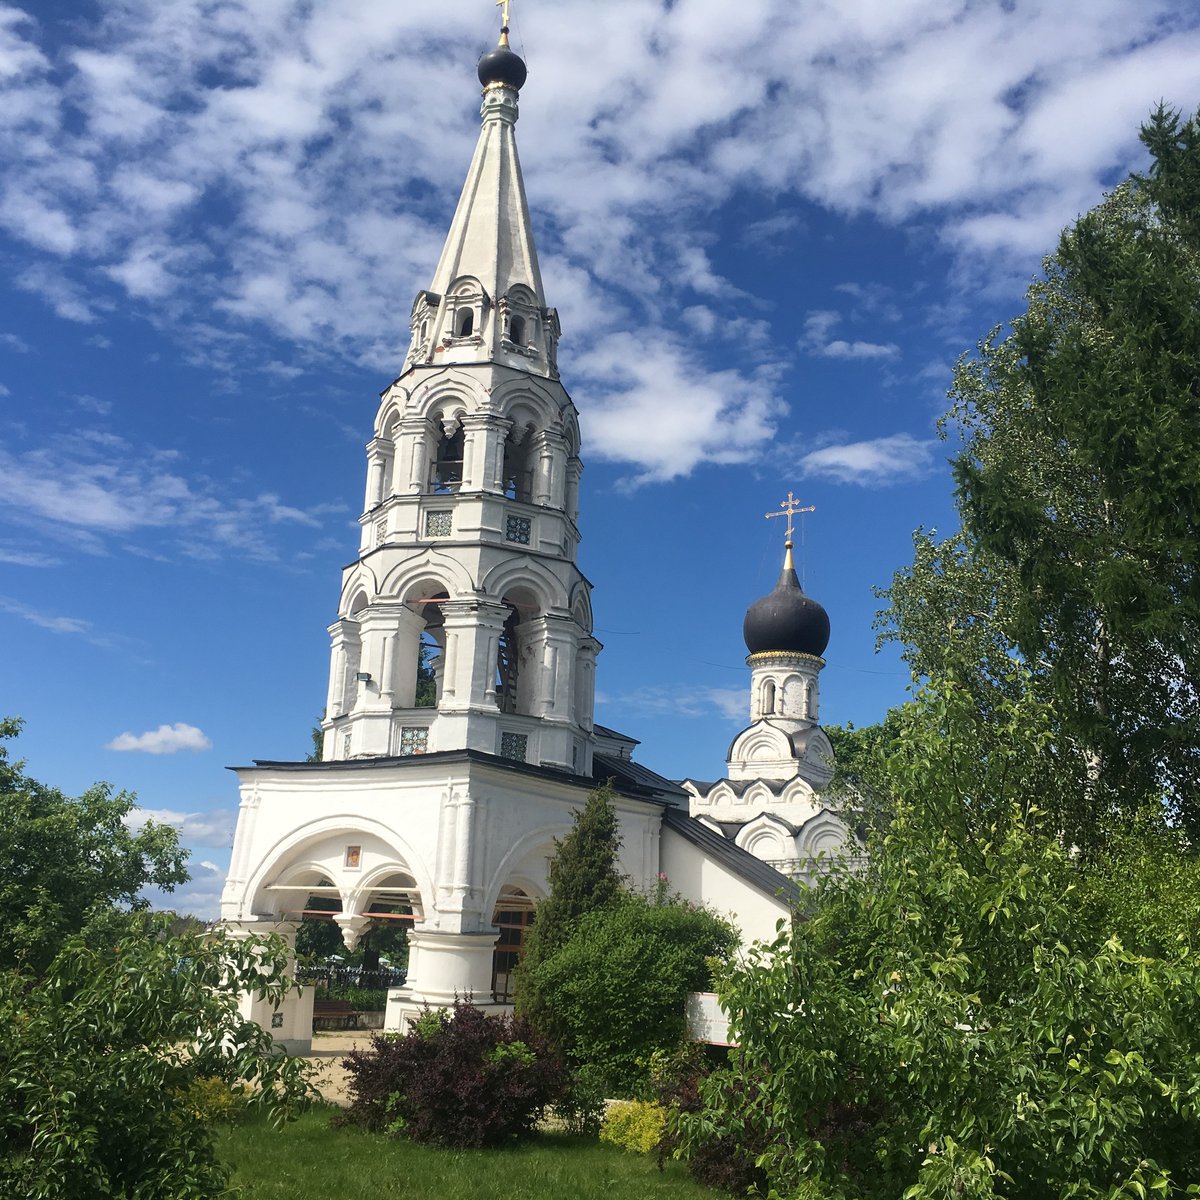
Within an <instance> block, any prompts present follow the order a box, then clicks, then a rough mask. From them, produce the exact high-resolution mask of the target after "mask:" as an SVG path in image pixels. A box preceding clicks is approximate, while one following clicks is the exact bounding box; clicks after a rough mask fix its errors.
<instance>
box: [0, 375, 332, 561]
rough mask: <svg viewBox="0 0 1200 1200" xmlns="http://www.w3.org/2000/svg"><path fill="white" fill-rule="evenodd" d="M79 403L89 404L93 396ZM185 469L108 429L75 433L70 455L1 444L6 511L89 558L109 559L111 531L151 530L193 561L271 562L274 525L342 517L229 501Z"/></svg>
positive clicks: (220, 489) (0, 490)
mask: <svg viewBox="0 0 1200 1200" xmlns="http://www.w3.org/2000/svg"><path fill="white" fill-rule="evenodd" d="M80 404H81V405H82V406H83V407H85V408H86V407H88V404H87V398H86V397H84V398H83V399H81V400H80ZM182 466H183V464H182V462H181V460H180V456H179V454H178V453H177V452H175V451H170V450H159V449H156V448H154V447H148V446H133V445H130V444H129V443H127V442H125V441H124V440H123V439H121V438H119V437H117V436H115V435H113V434H111V433H107V432H104V431H102V430H78V431H77V433H76V437H75V440H74V443H73V445H72V446H71V447H70V448H69V449H64V448H63V447H62V446H61V445H56V446H55V447H54V448H53V449H37V450H30V451H26V452H24V453H21V454H15V453H12V452H11V451H8V450H5V449H4V448H3V446H0V513H2V512H5V511H7V513H8V514H9V516H10V517H12V518H14V519H15V520H16V521H17V522H21V523H24V524H26V525H29V526H31V527H34V528H36V529H38V530H40V531H42V532H46V533H49V534H50V535H51V536H55V537H58V538H59V539H60V540H73V541H75V542H76V547H77V548H78V549H83V550H85V551H87V552H90V553H103V552H104V550H105V547H106V545H107V539H108V538H109V537H111V536H112V535H131V534H147V533H152V534H157V535H159V536H161V537H167V538H171V539H173V540H174V542H175V544H176V545H177V547H178V551H179V553H182V554H186V555H188V556H190V557H195V558H215V557H219V556H222V555H225V554H236V555H239V556H241V557H244V558H249V559H252V560H256V561H261V562H272V561H276V560H277V559H278V558H279V552H278V550H277V548H276V547H275V545H274V544H273V542H272V540H271V536H270V531H271V529H272V528H273V527H280V526H285V525H287V526H303V527H307V528H310V529H319V528H320V527H321V523H322V518H323V517H324V516H325V515H326V514H328V513H329V512H332V511H338V510H334V509H332V508H331V507H330V506H327V505H318V506H315V507H313V508H312V509H309V510H304V509H300V508H297V507H295V506H294V505H290V504H287V503H285V502H284V501H283V500H281V498H280V497H279V496H277V495H275V494H274V493H273V492H261V493H259V494H258V495H253V496H243V497H237V496H231V495H230V492H231V490H232V489H231V487H230V485H229V484H228V483H227V482H218V481H214V480H211V479H207V478H205V477H196V478H189V477H188V476H186V475H185V474H184V473H183V470H182ZM68 534H69V536H68ZM89 538H90V539H91V540H90V541H89V540H88V539H89Z"/></svg>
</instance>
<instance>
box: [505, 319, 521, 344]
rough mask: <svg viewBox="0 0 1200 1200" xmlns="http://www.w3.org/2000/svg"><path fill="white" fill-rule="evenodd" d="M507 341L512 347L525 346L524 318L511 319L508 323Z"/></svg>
mask: <svg viewBox="0 0 1200 1200" xmlns="http://www.w3.org/2000/svg"><path fill="white" fill-rule="evenodd" d="M508 340H509V341H510V342H512V343H513V345H514V346H523V345H525V318H524V317H512V318H510V320H509V322H508Z"/></svg>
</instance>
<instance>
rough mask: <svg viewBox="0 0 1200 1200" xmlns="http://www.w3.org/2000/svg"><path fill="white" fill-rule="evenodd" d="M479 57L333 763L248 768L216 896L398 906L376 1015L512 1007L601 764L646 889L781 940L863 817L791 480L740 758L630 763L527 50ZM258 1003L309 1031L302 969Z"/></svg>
mask: <svg viewBox="0 0 1200 1200" xmlns="http://www.w3.org/2000/svg"><path fill="white" fill-rule="evenodd" d="M478 73H479V81H480V83H481V85H482V88H483V101H482V108H481V116H482V128H481V130H480V134H479V141H478V144H477V146H476V148H475V153H474V157H473V158H472V160H471V164H470V167H469V169H468V172H467V178H466V183H465V184H464V186H463V190H462V196H461V198H460V200H459V202H458V208H457V211H456V212H455V214H454V218H453V221H452V222H451V224H450V231H449V235H448V236H447V238H446V243H445V247H444V249H443V250H442V254H441V259H440V260H439V262H438V264H437V267H436V269H435V271H434V273H433V279H432V281H431V283H430V285H429V287H428V288H427V289H426V290H423V291H420V292H418V293H417V296H416V299H415V301H414V302H413V307H412V317H411V321H410V330H411V334H410V341H409V349H408V353H407V356H406V357H405V360H404V365H403V370H402V371H401V373H400V376H399V378H397V379H396V381H395V382H394V383H393V384H392V385H391V386H390V387H389V388H388V389H387V390H386V391H385V392H384V393H383V395H382V398H381V402H380V405H379V412H378V415H377V417H376V419H375V425H374V430H373V431H372V436H371V439H370V441H368V442H367V471H366V476H367V483H366V498H365V503H364V511H363V514H362V517H361V518H360V525H361V536H360V541H359V546H358V555H357V558H356V559H355V561H354V562H353V563H352V564H351V565H350V566H348V567H346V568H345V570H344V572H343V576H342V585H341V594H340V599H339V602H338V609H337V614H338V615H337V619H336V620H335V621H334V623H333V624H332V625H331V626H330V627H329V633H330V637H331V640H332V648H331V655H330V673H329V693H328V698H327V702H326V716H325V719H324V722H323V733H324V751H323V761H320V762H263V761H259V762H256V763H255V764H254V766H251V767H242V768H239V769H238V770H237V775H238V779H239V784H240V791H241V807H240V812H239V817H238V824H237V833H236V835H235V839H234V847H233V855H232V861H231V864H230V868H229V876H228V878H227V880H226V883H225V889H224V892H223V895H222V901H221V916H222V923H223V924H224V925H225V926H226V927H227V928H229V929H231V930H233V931H235V932H245V933H252V932H275V933H281V934H283V935H284V936H285V937H288V938H291V937H292V936H294V932H295V929H296V927H297V922H298V921H299V919H300V917H301V916H302V915H303V913H304V912H305V911H306V910H311V909H312V907H313V905H314V904H318V905H319V907H321V908H324V909H330V910H334V911H333V916H332V919H333V920H334V921H335V922H336V923H337V925H338V926H339V927H340V929H341V932H342V936H343V939H344V941H345V944H346V946H347V947H349V948H350V949H353V948H354V947H355V945H356V944H357V942H358V939H359V937H360V936H361V934H362V933H363V931H364V930H365V929H366V928H367V927H368V926H369V925H370V924H371V923H372V922H376V921H405V922H407V923H409V925H410V929H409V954H410V957H409V967H408V979H407V983H406V985H405V986H404V987H402V988H397V989H394V990H392V991H391V992H390V993H389V997H388V1006H387V1013H386V1016H385V1028H388V1029H401V1028H403V1027H405V1024H406V1022H407V1020H408V1018H409V1017H410V1016H412V1015H414V1014H415V1013H416V1012H418V1011H419V1010H420V1009H421V1007H422V1006H423V1005H425V1004H429V1005H433V1006H439V1005H447V1004H450V1003H453V1001H454V999H455V997H456V996H468V995H469V996H471V997H472V998H473V1000H474V1002H475V1003H477V1004H482V1005H497V1006H504V1005H508V1004H510V1003H511V999H512V997H511V987H510V972H511V969H512V966H513V964H514V963H515V961H516V958H517V956H518V955H519V953H520V941H521V934H522V931H523V929H524V928H525V927H526V925H527V924H528V922H529V919H530V914H531V912H532V909H533V906H534V905H535V904H536V902H537V901H538V899H540V898H541V897H543V896H544V895H545V894H546V891H547V878H548V864H549V862H550V859H551V858H552V856H553V854H554V848H555V840H556V839H561V838H562V837H563V836H564V835H565V834H566V833H567V832H568V830H569V829H570V827H571V820H572V814H573V813H574V812H575V811H576V810H577V809H578V808H579V807H580V806H581V805H582V804H583V802H584V800H585V798H586V796H587V794H588V792H589V791H591V790H592V789H593V788H595V787H596V786H597V785H598V784H601V783H604V782H605V781H608V780H611V781H612V784H613V787H614V789H615V795H616V799H615V804H616V809H617V812H618V816H619V820H620V830H621V838H622V850H621V862H620V869H621V870H622V872H623V873H624V874H625V875H626V876H627V877H628V879H629V880H630V882H631V885H632V886H634V887H640V888H645V889H647V890H650V889H652V888H653V887H654V885H655V882H656V881H657V879H658V878H659V876H660V874H665V875H666V876H667V878H668V879H669V881H670V887H671V889H672V890H674V891H678V892H679V893H681V894H682V895H684V896H686V897H689V898H691V899H693V900H696V901H698V902H703V903H705V904H707V905H708V906H710V907H711V908H713V909H714V910H716V911H718V912H720V913H722V914H724V915H726V916H729V917H730V918H731V919H732V920H733V922H734V923H735V925H736V926H737V927H738V929H739V930H740V932H741V936H742V938H743V941H744V942H746V943H749V942H751V941H754V940H757V939H760V938H767V937H770V936H773V934H774V931H775V926H776V922H777V921H778V920H779V919H780V918H785V917H787V916H788V915H789V913H790V912H791V909H792V905H793V904H794V902H795V900H796V899H797V897H798V896H799V894H800V893H799V889H800V888H801V887H803V886H804V881H805V879H806V877H807V876H808V875H809V873H810V872H811V871H812V870H813V869H814V859H815V857H816V856H817V855H818V854H822V853H824V854H828V853H830V852H835V851H837V850H838V849H839V848H841V847H843V846H844V845H846V844H847V843H848V842H849V841H850V840H851V837H852V835H851V833H850V831H849V830H848V828H847V826H846V824H844V823H843V821H842V820H841V819H839V817H838V815H837V813H836V812H835V811H833V809H832V808H831V807H827V806H826V803H825V802H824V801H823V800H822V789H823V788H825V787H826V786H827V785H828V784H829V781H830V777H831V774H832V749H831V746H830V743H829V740H828V738H827V737H826V735H825V734H824V733H823V732H822V730H821V728H820V726H819V725H818V723H817V717H818V692H819V676H820V671H821V668H822V667H823V666H824V660H823V658H822V657H821V656H822V654H823V653H824V651H825V647H826V645H827V643H828V640H829V619H828V617H827V615H826V613H825V610H824V609H823V608H822V607H821V606H820V605H819V604H817V603H816V602H815V601H813V600H812V599H810V598H809V597H808V596H806V595H805V594H804V593H803V591H802V590H801V588H800V585H799V582H798V580H797V578H796V572H795V569H794V567H793V565H792V554H791V541H790V529H791V509H790V504H791V500H790V497H789V502H788V503H789V508H788V529H789V540H788V541H787V542H786V550H785V557H784V563H783V570H782V573H781V574H780V577H779V580H778V582H777V583H776V585H775V587H774V589H773V590H772V591H771V592H770V593H769V594H768V595H766V596H764V597H763V598H762V599H761V600H759V601H757V602H756V603H755V604H753V605H752V606H751V607H750V609H749V611H748V612H747V613H746V617H745V626H744V632H745V637H746V645H747V649H748V651H749V657H748V659H747V663H748V666H749V673H750V678H749V683H748V701H749V705H748V707H749V725H748V726H747V728H746V729H744V730H743V731H742V732H741V733H740V734H738V736H737V737H736V738H735V739H734V740H733V743H732V745H731V746H730V748H729V753H728V761H727V764H726V773H725V777H724V778H722V779H719V780H716V781H710V782H701V781H698V780H693V779H685V780H681V781H672V780H669V779H665V778H663V777H662V776H660V775H657V774H656V773H655V772H654V771H652V770H650V769H649V768H647V767H645V766H642V765H641V764H639V763H637V762H635V761H634V758H633V754H634V750H635V748H636V747H637V745H638V742H637V740H636V739H635V738H633V737H630V736H627V735H625V734H622V733H618V732H616V731H615V730H612V729H607V728H605V727H604V726H601V725H597V724H596V723H595V722H594V720H593V699H594V693H595V682H596V664H597V656H598V655H599V653H600V650H601V646H600V643H599V642H598V641H597V640H596V639H595V637H594V636H593V634H592V598H591V584H590V583H589V582H588V580H587V579H586V578H585V576H584V575H583V573H582V572H581V571H580V568H579V566H578V563H577V555H578V550H579V545H580V541H581V536H582V535H581V529H582V528H583V525H584V517H583V516H582V515H581V514H580V511H579V481H580V475H581V473H582V470H583V466H582V462H581V460H580V452H581V447H580V437H579V423H578V418H577V413H576V410H575V407H574V405H573V404H572V402H571V398H570V396H569V395H568V394H567V391H566V389H565V388H564V387H563V384H562V381H561V379H560V377H559V369H558V339H559V333H560V330H559V322H558V315H557V313H556V312H555V310H554V309H553V308H551V307H549V306H548V305H547V302H546V296H545V294H544V292H543V289H542V279H541V274H540V272H539V270H538V259H537V251H536V249H535V245H534V238H533V230H532V226H531V222H530V216H529V206H528V204H527V202H526V199H525V190H524V184H523V182H522V178H521V167H520V163H519V160H518V158H517V147H516V141H515V138H514V126H515V125H516V121H517V100H518V93H519V92H520V89H521V86H522V84H523V83H524V82H525V77H526V67H525V63H524V62H523V61H522V60H521V58H520V57H518V56H517V55H516V54H515V53H514V52H513V51H512V50H511V49H510V47H509V44H508V30H507V28H505V29H504V30H503V31H502V33H501V37H500V43H499V45H498V46H497V47H496V48H495V49H494V50H492V51H490V52H489V53H487V54H485V55H484V56H483V57H482V58H481V59H480V61H479V72H478ZM364 432H365V431H364ZM245 1004H246V1015H248V1016H250V1017H252V1018H253V1019H254V1020H257V1021H259V1022H260V1023H261V1024H262V1025H264V1027H267V1028H269V1029H271V1030H272V1032H273V1033H274V1035H275V1037H276V1039H277V1040H278V1041H279V1042H281V1043H282V1044H283V1045H285V1046H287V1047H288V1048H290V1049H293V1050H299V1051H303V1050H306V1049H307V1048H308V1046H309V1044H310V1041H311V1033H312V989H311V988H305V989H303V990H302V991H301V992H299V994H298V995H294V996H293V997H291V998H289V999H288V1000H287V1001H286V1002H285V1003H284V1004H283V1006H282V1007H280V1008H272V1007H271V1006H269V1005H266V1004H265V1003H256V1002H254V1001H252V1000H251V999H250V998H247V999H246V1001H245Z"/></svg>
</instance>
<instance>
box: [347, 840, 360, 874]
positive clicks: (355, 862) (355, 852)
mask: <svg viewBox="0 0 1200 1200" xmlns="http://www.w3.org/2000/svg"><path fill="white" fill-rule="evenodd" d="M361 866H362V847H361V846H347V847H346V870H347V871H357V870H358V869H359V868H360V867H361Z"/></svg>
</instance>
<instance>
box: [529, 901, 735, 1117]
mask: <svg viewBox="0 0 1200 1200" xmlns="http://www.w3.org/2000/svg"><path fill="white" fill-rule="evenodd" d="M734 943H735V934H734V932H733V930H732V928H731V927H730V926H729V924H728V923H727V922H725V921H723V920H722V919H721V918H720V917H717V916H715V915H714V914H713V913H710V912H708V911H707V910H706V909H703V908H697V907H695V906H693V905H690V904H685V903H683V902H682V901H678V900H673V899H669V898H667V897H665V896H661V895H658V896H653V897H647V896H640V895H631V894H625V895H622V896H620V897H619V898H618V899H616V900H615V901H613V902H611V903H610V904H609V905H608V906H607V907H605V908H601V909H598V910H596V911H593V912H590V913H586V914H585V915H584V916H582V917H581V918H580V919H579V920H578V921H577V922H576V923H575V929H574V933H573V934H572V935H571V937H570V938H569V939H568V940H567V942H566V943H565V944H564V945H563V946H562V947H561V948H560V949H559V950H558V951H557V952H556V953H555V954H553V955H552V956H550V957H548V958H547V959H545V960H544V961H543V962H541V963H540V964H538V966H537V967H536V968H535V972H536V980H537V987H538V992H539V995H540V997H541V1000H542V1003H543V1004H544V1005H545V1007H546V1008H547V1009H549V1010H550V1012H551V1013H552V1015H553V1019H554V1020H553V1023H554V1027H555V1028H556V1029H558V1030H563V1031H565V1034H566V1037H565V1047H566V1052H567V1056H568V1060H569V1061H570V1062H571V1063H572V1064H573V1065H575V1066H583V1065H588V1066H591V1067H592V1068H594V1069H595V1070H596V1071H597V1072H598V1073H599V1075H600V1078H601V1080H602V1082H603V1085H604V1086H605V1088H606V1089H607V1090H608V1094H609V1095H610V1096H613V1095H623V1096H628V1095H630V1094H631V1093H633V1092H634V1091H635V1090H636V1089H637V1087H638V1086H639V1084H641V1083H642V1082H643V1081H644V1079H645V1075H646V1063H647V1062H648V1060H649V1058H650V1056H651V1054H653V1052H654V1051H655V1050H660V1049H663V1048H666V1047H670V1046H673V1045H676V1044H677V1043H678V1042H679V1041H680V1040H681V1039H682V1038H683V1034H684V1025H685V1020H684V999H685V996H686V995H687V993H688V992H691V991H702V990H704V989H705V988H706V987H708V985H709V982H710V979H711V968H710V965H709V960H710V958H713V957H720V958H724V957H726V956H727V955H728V954H729V953H730V951H731V950H732V947H733V945H734Z"/></svg>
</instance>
